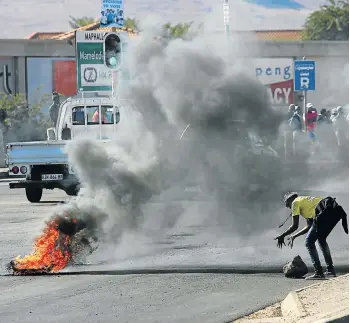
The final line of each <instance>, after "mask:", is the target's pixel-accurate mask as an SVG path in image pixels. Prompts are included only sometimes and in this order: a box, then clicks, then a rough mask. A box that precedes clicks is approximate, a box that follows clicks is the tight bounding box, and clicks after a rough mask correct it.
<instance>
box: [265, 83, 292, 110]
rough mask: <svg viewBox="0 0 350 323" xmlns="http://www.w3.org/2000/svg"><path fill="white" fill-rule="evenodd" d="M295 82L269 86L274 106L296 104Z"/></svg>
mask: <svg viewBox="0 0 350 323" xmlns="http://www.w3.org/2000/svg"><path fill="white" fill-rule="evenodd" d="M293 86H294V85H293V80H288V81H284V82H280V83H274V84H269V85H268V90H269V95H270V97H271V102H272V104H292V103H294V91H293Z"/></svg>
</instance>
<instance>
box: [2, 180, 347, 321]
mask: <svg viewBox="0 0 350 323" xmlns="http://www.w3.org/2000/svg"><path fill="white" fill-rule="evenodd" d="M7 186H8V183H7V181H6V180H5V181H4V180H2V181H0V197H1V198H0V210H1V211H0V224H1V226H0V241H1V243H0V250H1V252H0V257H1V258H0V261H1V270H2V271H1V274H2V275H1V276H0V289H1V291H2V293H1V295H0V316H1V318H2V321H4V322H20V321H21V322H49V321H50V322H67V321H68V320H70V321H72V322H82V321H84V322H86V323H87V322H113V321H117V322H225V321H227V320H229V319H233V318H235V317H238V316H240V315H243V314H246V313H248V312H251V311H253V310H256V309H258V308H261V307H263V306H265V305H268V304H270V303H273V302H275V301H277V300H279V299H281V298H283V297H284V296H285V295H286V294H287V293H288V291H290V290H291V289H295V288H299V287H302V286H305V285H306V284H309V283H312V282H307V281H304V280H290V279H286V278H284V277H283V276H282V275H280V274H255V275H239V274H223V273H216V274H213V273H208V274H203V273H192V274H174V273H172V274H153V275H140V274H136V275H116V274H113V272H111V271H112V270H114V269H118V270H121V269H133V268H136V269H137V268H145V267H147V268H170V267H174V266H188V267H198V268H205V267H215V266H216V267H217V268H220V267H222V268H228V267H229V266H231V267H232V266H238V265H249V264H251V265H253V266H263V267H264V266H265V267H266V266H275V267H276V266H280V265H283V263H284V262H285V261H286V260H289V259H290V258H291V257H292V256H295V255H296V254H298V253H299V254H300V255H301V256H302V257H303V258H305V259H308V258H307V255H306V253H305V251H304V247H303V243H302V242H300V243H299V245H298V246H297V247H296V249H295V250H294V249H293V251H291V250H287V249H285V251H284V252H282V251H280V250H278V249H276V248H275V246H274V242H273V241H272V242H271V241H270V239H272V238H273V236H272V237H266V236H265V237H261V238H258V240H254V239H246V240H244V241H245V244H243V243H241V245H239V244H238V243H237V241H238V240H237V239H235V238H234V237H230V235H229V234H228V233H227V232H228V230H227V229H226V231H225V230H224V228H220V227H219V226H218V227H215V226H212V227H205V226H200V225H191V226H187V227H185V226H183V227H176V228H173V229H171V230H168V232H166V233H164V234H160V235H159V236H156V237H153V239H150V237H149V236H147V235H145V236H133V235H130V236H129V238H127V239H126V240H124V242H123V243H122V244H121V246H119V247H117V246H115V245H114V246H112V245H108V246H104V247H102V248H101V250H99V252H97V253H96V254H95V255H94V256H92V257H91V258H88V262H89V264H88V265H83V266H78V267H74V268H70V269H67V270H66V272H69V271H75V272H79V271H85V272H88V271H93V272H94V274H93V275H92V274H84V275H76V274H71V275H64V274H62V275H55V276H50V277H46V276H45V277H44V276H42V277H14V276H6V271H5V265H6V263H7V262H8V261H9V260H11V259H12V258H13V257H14V256H17V255H22V256H23V255H25V254H27V253H29V252H30V251H31V249H32V242H33V239H34V237H35V236H36V235H38V233H40V230H41V228H42V227H43V226H44V221H45V220H46V219H47V218H48V217H49V216H50V215H51V214H52V212H53V210H54V209H55V207H56V204H57V202H58V201H62V200H63V201H64V200H65V201H67V200H68V198H67V196H66V195H65V194H64V193H63V192H60V191H53V192H52V191H46V192H45V193H44V198H43V202H42V203H40V204H30V203H29V202H27V201H26V198H25V195H24V191H23V190H9V189H8V188H7ZM338 229H339V228H338ZM340 229H341V228H340ZM340 229H339V230H338V231H339V232H338V231H337V232H336V233H335V234H332V237H331V241H336V242H337V244H336V245H332V244H331V246H332V250H334V256H335V257H334V258H335V259H336V261H338V263H339V264H340V263H341V264H347V263H348V259H347V253H348V245H347V243H346V238H347V236H345V235H341V230H340ZM271 234H275V232H272V233H271ZM340 237H344V239H343V238H341V239H343V240H341V239H340ZM259 239H260V240H259ZM127 247H129V249H127ZM98 271H100V272H101V274H100V275H99V274H96V272H98ZM106 272H109V273H110V274H109V275H106V274H103V273H106Z"/></svg>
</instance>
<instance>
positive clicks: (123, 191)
mask: <svg viewBox="0 0 350 323" xmlns="http://www.w3.org/2000/svg"><path fill="white" fill-rule="evenodd" d="M153 36H154V35H149V34H147V33H145V34H144V36H140V38H139V39H138V40H136V41H134V42H133V43H131V44H130V52H131V57H129V58H128V63H129V64H131V66H132V70H133V71H134V72H135V75H136V79H135V80H134V81H133V83H132V84H131V86H130V88H129V90H128V92H127V93H123V94H122V96H123V97H124V98H127V100H130V101H132V105H128V103H127V102H128V101H127V100H126V101H124V103H123V104H122V106H121V122H120V124H119V125H118V127H119V131H118V136H116V137H115V138H113V139H112V140H111V142H110V143H107V144H101V143H99V142H96V141H94V140H93V139H92V138H91V139H89V138H83V139H77V140H73V141H72V142H71V143H70V144H69V145H68V155H69V159H70V163H71V164H72V165H73V167H74V169H75V170H76V172H77V175H78V177H79V179H80V180H81V183H82V187H83V188H84V189H83V190H82V192H81V194H80V196H79V197H78V199H77V200H76V201H75V202H74V203H75V206H74V209H72V210H73V211H72V212H73V213H74V212H77V211H74V210H77V209H79V208H80V207H81V208H83V209H84V210H88V209H89V206H91V207H93V208H92V209H91V210H93V211H91V210H90V211H86V212H87V213H88V214H92V216H95V218H96V219H98V220H97V221H96V222H97V223H99V225H98V227H99V234H100V236H101V237H102V238H101V239H102V241H105V242H107V243H108V244H109V245H116V244H117V243H119V242H121V238H122V237H123V235H124V236H125V235H127V234H129V232H130V231H132V232H134V233H135V232H140V231H142V232H145V231H147V230H148V231H151V232H152V233H151V235H154V236H159V234H160V235H161V232H163V231H164V232H165V231H166V229H167V227H168V226H174V225H176V223H180V224H181V225H182V226H184V225H193V224H194V223H195V224H197V225H198V224H202V225H219V226H221V227H222V226H224V227H225V229H226V230H227V231H228V232H229V234H231V235H235V236H236V237H240V239H241V240H240V241H243V239H250V238H251V237H252V236H253V235H255V234H264V233H265V232H266V230H270V229H271V224H272V223H274V222H276V223H277V222H278V221H279V219H280V218H283V217H284V211H283V205H282V204H281V200H280V197H281V196H283V193H284V188H283V187H282V183H283V181H284V180H285V179H288V177H289V174H288V176H287V177H286V178H284V177H285V174H284V173H283V172H282V165H281V160H280V158H278V156H276V155H275V153H274V151H273V149H271V147H270V146H269V143H270V142H273V141H275V140H277V139H278V138H280V136H281V133H280V131H281V122H282V118H283V117H284V115H283V114H281V113H278V112H277V111H276V110H274V109H273V108H272V107H271V105H270V102H269V97H268V95H267V92H266V88H265V87H264V86H263V85H262V84H261V83H259V82H258V81H257V80H256V79H255V77H254V75H248V74H247V73H246V72H244V68H242V66H240V64H241V61H239V60H238V59H237V60H236V59H235V57H232V56H230V57H229V62H228V61H227V60H228V55H227V54H228V53H227V49H226V48H225V46H222V44H220V40H218V44H213V41H212V39H210V40H207V39H206V38H205V37H204V38H203V37H198V38H196V39H194V40H192V41H182V40H174V41H157V40H154V39H153ZM244 50H246V48H244ZM234 52H235V53H237V52H238V50H237V48H235V50H234ZM250 54H251V56H254V55H255V57H258V55H259V54H258V52H256V53H250ZM117 103H118V102H117ZM184 130H185V131H184ZM261 142H263V143H264V145H261ZM262 150H264V151H265V154H263V155H262V154H261V151H262ZM304 166H305V165H304V164H302V165H301V169H302V170H303V172H302V175H303V176H305V172H306V173H307V170H306V169H307V167H304ZM304 171H305V172H304ZM293 185H294V184H293ZM194 186H197V187H198V186H200V190H199V191H200V192H197V193H194V194H192V195H191V194H190V193H188V190H186V189H187V188H188V187H194ZM290 188H291V189H293V187H290ZM176 201H182V202H183V201H187V203H185V204H184V203H181V204H179V203H176ZM155 202H156V203H155ZM203 203H204V205H205V206H204V207H203ZM156 204H157V205H158V206H159V205H161V206H160V207H157V209H156V208H155V207H154V205H156ZM67 207H68V208H69V207H70V206H69V205H68V206H67ZM280 211H281V212H280ZM79 212H80V211H79ZM101 214H103V216H101ZM280 214H281V215H280ZM99 219H101V220H102V219H103V221H99ZM152 230H153V231H152ZM270 234H271V233H270ZM132 239H133V241H134V240H135V239H137V235H136V238H135V236H133V238H132ZM140 239H141V238H140ZM140 241H142V239H141V240H140ZM136 245H137V243H136ZM143 247H144V246H143ZM134 249H135V250H136V249H137V247H136V246H135V248H134ZM135 252H136V251H135Z"/></svg>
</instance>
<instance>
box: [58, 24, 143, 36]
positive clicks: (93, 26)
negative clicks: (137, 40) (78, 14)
mask: <svg viewBox="0 0 350 323" xmlns="http://www.w3.org/2000/svg"><path fill="white" fill-rule="evenodd" d="M88 30H99V31H106V32H109V31H112V27H102V28H100V23H99V22H94V23H92V24H89V25H86V26H83V27H80V28H78V29H74V30H71V31H68V32H66V33H61V34H60V35H55V36H53V37H52V38H51V39H56V40H71V39H73V38H74V35H75V32H76V31H88ZM122 31H124V32H125V31H126V32H127V33H128V34H129V35H136V34H137V31H135V30H133V29H131V28H126V27H122V28H116V32H122Z"/></svg>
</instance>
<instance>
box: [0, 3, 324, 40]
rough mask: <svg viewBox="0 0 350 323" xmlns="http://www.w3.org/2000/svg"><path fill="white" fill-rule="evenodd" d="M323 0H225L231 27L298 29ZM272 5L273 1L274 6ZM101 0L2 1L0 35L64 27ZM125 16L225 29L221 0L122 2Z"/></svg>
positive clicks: (95, 11)
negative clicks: (228, 4) (204, 23)
mask: <svg viewBox="0 0 350 323" xmlns="http://www.w3.org/2000/svg"><path fill="white" fill-rule="evenodd" d="M325 2H326V1H325V0H294V1H293V0H229V3H230V12H231V13H230V15H231V16H230V18H231V26H232V28H234V29H243V30H252V29H297V28H301V27H302V25H303V23H304V21H305V18H306V17H307V15H308V14H309V13H310V12H312V11H313V10H315V9H318V8H319V6H320V5H321V4H324V3H325ZM272 3H273V4H272ZM100 6H101V1H92V0H12V1H8V0H7V1H5V0H0V8H1V9H0V38H24V37H26V36H28V35H30V34H31V33H34V32H44V31H47V32H48V31H62V32H63V31H68V30H69V29H70V27H69V25H68V20H69V15H72V16H74V17H81V16H92V17H98V15H99V12H100ZM125 16H129V17H136V18H137V19H138V20H140V21H143V22H158V21H159V22H160V23H161V22H165V21H171V22H174V23H176V22H179V21H189V20H195V21H205V22H206V23H207V25H208V26H210V28H214V29H221V28H223V16H222V1H220V0H148V1H146V0H125Z"/></svg>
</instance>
